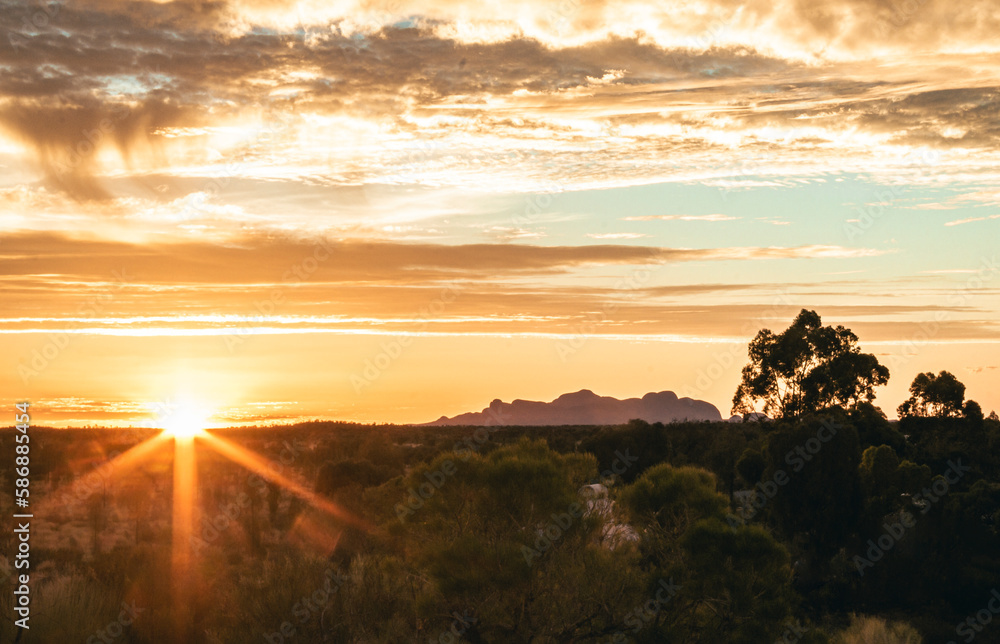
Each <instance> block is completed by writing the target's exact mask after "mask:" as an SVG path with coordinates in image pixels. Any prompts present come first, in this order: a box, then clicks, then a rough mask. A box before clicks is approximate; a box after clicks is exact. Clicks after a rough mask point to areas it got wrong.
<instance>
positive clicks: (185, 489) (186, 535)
mask: <svg viewBox="0 0 1000 644" xmlns="http://www.w3.org/2000/svg"><path fill="white" fill-rule="evenodd" d="M197 476H198V475H197V467H196V463H195V451H194V437H193V436H187V435H185V434H183V433H182V434H175V435H174V489H173V521H172V541H171V565H172V568H173V575H172V580H171V581H172V584H173V587H172V597H173V606H174V618H175V620H176V628H175V630H174V633H175V636H176V637H177V639H178V641H186V640H187V635H188V631H189V629H190V625H191V610H190V608H191V606H190V601H189V599H190V593H191V592H192V589H193V588H194V585H193V583H192V582H193V567H192V544H191V537H192V535H193V534H194V525H195V512H196V507H195V506H196V503H195V490H196V487H197Z"/></svg>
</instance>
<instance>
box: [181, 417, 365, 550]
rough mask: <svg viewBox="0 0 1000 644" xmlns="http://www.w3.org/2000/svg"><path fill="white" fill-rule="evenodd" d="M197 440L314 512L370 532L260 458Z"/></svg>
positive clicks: (214, 439)
mask: <svg viewBox="0 0 1000 644" xmlns="http://www.w3.org/2000/svg"><path fill="white" fill-rule="evenodd" d="M199 439H200V440H203V441H204V442H205V444H206V445H208V446H209V447H211V448H212V449H214V450H215V451H217V452H218V453H219V454H222V455H223V456H225V457H226V458H228V459H230V460H232V461H234V462H236V463H239V464H240V465H242V466H243V467H245V468H247V469H248V470H250V471H252V472H255V473H257V474H259V475H260V476H262V477H263V478H265V479H267V480H268V481H271V482H272V483H276V484H278V485H280V486H281V487H283V488H285V489H286V490H288V491H289V492H291V493H292V494H294V495H295V496H297V497H299V498H300V499H302V500H303V501H305V502H306V503H308V504H309V505H311V506H313V507H314V508H316V509H318V510H322V511H323V512H326V513H327V514H329V515H331V516H333V517H335V518H337V519H340V520H342V521H344V522H346V523H349V524H351V525H354V526H356V527H359V528H363V529H365V530H369V531H370V530H371V529H372V526H371V525H370V524H368V522H366V521H364V520H363V519H361V518H359V517H356V516H354V515H353V514H351V513H350V512H348V511H347V510H345V509H344V508H342V507H340V506H339V505H337V504H336V503H334V502H332V501H330V500H329V499H325V498H323V497H322V496H320V495H318V494H316V493H315V492H313V491H312V490H310V489H309V488H308V487H306V486H305V485H304V484H303V483H300V482H298V481H294V480H292V479H291V478H290V477H288V476H285V475H284V474H281V473H279V472H277V471H275V469H274V467H273V466H272V465H271V464H270V463H268V462H267V460H265V459H263V458H261V457H260V456H258V455H257V454H254V453H253V452H251V451H249V450H247V449H244V448H242V447H240V446H239V445H236V444H235V443H233V442H231V441H228V440H226V439H224V438H221V437H219V436H216V435H214V434H208V433H206V434H204V435H202V436H200V437H199Z"/></svg>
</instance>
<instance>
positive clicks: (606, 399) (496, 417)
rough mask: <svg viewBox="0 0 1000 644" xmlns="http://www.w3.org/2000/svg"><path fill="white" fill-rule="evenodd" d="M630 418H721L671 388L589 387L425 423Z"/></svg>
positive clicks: (593, 421)
mask: <svg viewBox="0 0 1000 644" xmlns="http://www.w3.org/2000/svg"><path fill="white" fill-rule="evenodd" d="M633 418H641V419H642V420H645V421H647V422H650V423H655V422H661V423H672V422H677V421H682V420H712V421H721V420H722V415H721V414H720V413H719V410H718V408H716V406H715V405H713V404H712V403H708V402H705V401H704V400H695V399H693V398H678V397H677V394H675V393H674V392H672V391H661V392H659V393H648V394H646V395H645V396H643V397H642V398H627V399H625V400H618V399H617V398H612V397H610V396H598V395H597V394H595V393H594V392H592V391H590V390H589V389H581V390H580V391H577V392H576V393H572V394H563V395H562V396H559V397H558V398H556V399H555V400H553V401H552V402H540V401H535V400H515V401H513V402H509V403H505V402H503V401H502V400H499V399H497V400H494V401H493V402H491V403H490V406H489V407H487V408H486V409H484V410H483V411H481V412H469V413H466V414H459V415H458V416H454V417H452V418H448V417H447V416H442V417H441V418H438V419H437V420H435V421H434V422H431V423H426V425H428V426H442V425H618V424H621V423H627V422H628V421H630V420H632V419H633Z"/></svg>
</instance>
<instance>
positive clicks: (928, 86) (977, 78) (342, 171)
mask: <svg viewBox="0 0 1000 644" xmlns="http://www.w3.org/2000/svg"><path fill="white" fill-rule="evenodd" d="M695 5H697V6H694V5H692V6H688V5H687V4H670V3H668V4H666V5H662V6H661V5H656V7H651V5H649V4H648V3H644V4H642V5H628V6H633V9H635V10H636V11H638V10H639V9H640V8H641V9H642V11H641V12H639V13H629V12H628V11H623V9H622V8H621V6H619V5H618V4H615V5H614V6H612V5H611V4H608V3H605V2H597V3H591V2H588V3H582V2H581V3H576V2H569V3H566V2H563V1H562V0H560V2H558V3H541V4H540V5H537V6H536V5H534V4H533V3H525V2H522V3H517V4H516V6H517V7H519V8H518V9H517V10H516V11H515V10H514V9H513V8H511V7H507V6H506V5H505V6H503V7H501V6H500V5H496V6H494V5H484V6H483V7H481V9H477V14H478V16H477V17H476V18H471V17H470V16H469V15H468V11H467V8H465V7H464V6H463V5H461V4H458V3H453V2H448V1H444V0H435V1H433V2H425V3H407V4H406V5H405V6H403V5H400V6H398V7H396V8H395V9H393V10H391V11H390V10H385V11H383V10H380V9H379V8H378V7H377V5H367V4H365V5H353V4H352V3H347V4H343V3H339V4H337V5H336V6H335V8H334V9H331V8H330V7H331V6H333V5H331V6H327V5H325V4H317V3H308V2H305V3H277V2H276V3H269V4H264V5H258V4H250V3H242V2H221V1H220V2H214V3H195V2H172V3H155V2H142V1H130V2H126V1H124V0H120V1H119V0H114V1H112V2H108V3H98V2H88V3H83V4H78V3H74V4H73V5H71V6H70V5H59V6H60V7H61V9H60V10H59V12H58V15H55V16H53V17H51V19H49V20H48V22H47V23H46V24H44V25H42V26H37V27H34V26H33V27H31V29H27V28H25V29H23V30H22V31H23V32H24V33H23V34H20V36H19V37H21V38H22V39H23V43H20V45H19V47H4V48H0V66H3V68H4V70H5V71H4V78H5V84H4V89H3V93H2V95H0V128H3V129H4V130H5V131H6V132H7V133H8V136H9V137H11V138H13V139H15V140H17V141H19V142H20V143H21V144H22V145H24V146H25V147H27V148H28V149H29V150H30V152H31V153H32V155H33V158H34V159H35V161H36V162H37V163H38V165H39V167H40V168H41V169H42V171H43V172H44V174H45V176H46V178H47V181H48V183H49V184H50V185H51V186H54V187H58V188H60V189H62V190H65V191H67V192H68V193H69V194H72V195H73V196H74V197H76V198H78V199H95V198H102V197H107V196H108V188H107V187H106V183H107V181H103V180H102V178H103V177H106V176H107V175H110V174H114V175H115V176H122V175H123V174H124V175H129V174H132V175H134V176H142V175H143V174H144V173H149V172H150V171H152V170H160V169H168V170H172V171H176V172H192V171H195V172H202V173H206V174H209V173H212V172H218V171H229V170H226V169H225V168H227V167H229V166H232V165H234V159H239V160H240V163H239V164H236V165H237V166H238V167H237V168H236V169H235V170H234V171H232V172H234V173H235V175H238V176H240V177H244V178H247V177H257V178H267V179H268V180H275V181H277V180H284V181H288V180H296V181H300V182H302V183H305V182H307V181H309V182H327V183H335V184H339V185H355V186H356V185H359V184H366V185H371V184H378V183H388V184H393V185H424V186H440V185H451V186H459V187H465V188H473V187H474V188H476V189H480V190H485V191H500V190H504V191H510V190H513V191H519V192H531V191H538V190H546V189H549V188H550V187H552V186H559V187H560V188H561V189H581V188H588V187H610V186H619V185H641V184H646V183H655V182H660V181H682V182H691V181H698V182H701V183H703V184H705V185H713V186H718V187H721V188H724V189H727V190H728V189H737V188H748V187H753V186H758V187H762V186H773V187H780V186H791V185H795V184H794V182H792V181H791V180H790V177H795V176H797V177H809V176H817V175H820V174H822V173H826V172H829V171H831V170H834V171H836V170H841V171H847V172H853V171H859V172H866V171H867V172H874V173H879V174H886V173H887V174H890V175H891V176H893V177H894V178H897V179H898V178H900V177H902V178H912V177H914V176H916V175H919V174H920V168H917V167H914V166H913V163H912V162H908V161H906V158H907V156H906V154H898V155H895V157H894V158H892V159H887V158H873V157H872V155H871V154H870V153H869V151H870V150H872V149H876V148H877V149H881V150H899V151H900V152H904V153H905V152H908V151H912V150H915V149H925V148H933V149H939V150H941V151H942V154H943V156H942V158H941V162H940V164H938V166H937V167H936V168H935V170H936V175H938V177H939V180H941V181H945V180H947V178H948V177H949V176H956V175H960V176H968V175H969V172H970V167H969V164H970V162H971V163H973V164H980V166H981V167H983V168H986V167H990V166H995V165H997V164H1000V158H998V155H997V154H996V152H997V147H998V145H997V144H998V141H1000V127H998V125H997V118H996V114H997V105H1000V93H998V90H997V88H996V87H993V86H983V82H982V80H981V79H983V78H991V77H995V75H996V72H997V69H996V66H995V64H994V63H993V62H991V60H990V59H989V57H984V56H982V55H978V56H974V55H972V54H967V53H962V51H961V50H964V48H965V47H966V46H968V47H973V48H977V49H976V50H977V51H978V52H982V51H985V50H988V49H989V48H990V47H994V46H995V45H993V44H991V43H994V41H993V40H992V39H990V38H988V37H987V34H990V33H992V32H990V31H988V29H987V26H988V25H991V24H994V23H995V22H996V21H997V18H996V16H993V15H992V14H990V13H989V12H987V11H986V10H985V9H986V7H987V6H988V4H984V2H983V1H973V2H971V3H963V5H962V7H961V8H957V7H951V6H947V7H946V6H945V5H944V4H942V2H940V0H926V2H923V3H921V4H920V6H919V8H918V10H917V11H915V12H912V15H911V14H910V13H906V12H905V11H903V10H901V9H899V8H898V7H895V6H889V5H885V4H872V3H870V2H862V1H861V0H856V1H854V0H850V1H844V0H841V1H840V2H839V3H821V4H819V5H815V6H813V5H810V7H811V8H809V9H806V8H805V6H804V5H803V4H802V3H799V2H791V1H790V0H788V1H786V2H779V3H777V4H774V5H772V4H771V3H764V2H762V1H761V2H753V3H751V4H748V5H746V6H744V7H743V8H742V9H740V10H739V11H733V10H732V8H731V7H730V6H729V5H728V3H723V2H721V1H720V2H701V3H695ZM38 10H39V9H38V7H37V6H36V5H31V4H28V3H23V2H5V3H4V11H5V15H8V14H9V16H10V18H11V21H12V23H14V24H24V21H25V20H27V21H28V22H27V24H29V25H30V24H31V23H30V20H31V16H32V15H33V13H34V12H37V11H38ZM650 12H652V13H650ZM901 12H902V13H901ZM397 14H398V15H397ZM903 14H905V18H906V19H905V20H902V18H901V16H902V15H903ZM640 15H641V16H642V18H640V17H639V16H640ZM512 16H518V17H517V18H512ZM956 16H964V17H965V18H964V19H960V18H956ZM289 21H291V22H289ZM286 23H288V24H286ZM109 25H113V37H109V35H108V34H109V32H108V26H109ZM404 25H406V26H404ZM830 25H836V27H835V28H830V27H829V26H830ZM879 25H882V26H881V27H879ZM553 29H555V30H556V31H552V30H553ZM879 29H882V30H884V31H886V33H884V34H878V31H879ZM769 30H772V31H769ZM773 30H777V31H776V32H774V31H773ZM949 30H952V31H953V32H954V33H953V35H952V36H947V34H948V33H951V32H949ZM560 31H561V32H562V35H558V34H557V32H560ZM640 32H641V33H640ZM475 33H480V34H485V33H493V34H494V36H495V37H476V36H474V35H473V34H475ZM956 34H961V38H960V39H959V38H957V37H953V36H955V35H956ZM977 34H979V35H981V36H982V37H981V38H978V37H977ZM918 35H919V37H918ZM928 38H931V40H928ZM977 38H978V39H977ZM19 42H20V41H19ZM931 42H934V43H937V44H938V45H942V46H941V47H938V48H937V50H936V53H935V54H933V55H930V56H925V57H922V58H920V59H919V60H920V63H919V64H915V63H914V64H913V65H910V66H907V65H904V64H900V65H896V66H892V65H881V66H877V67H873V66H872V65H870V64H869V61H870V60H874V59H878V60H884V59H885V56H886V55H887V53H886V49H887V48H888V50H892V51H896V52H897V54H898V55H899V56H900V57H901V58H900V60H903V61H906V60H910V59H912V56H911V54H912V50H913V49H914V48H917V47H930V46H931V45H930V43H931ZM817 43H825V45H822V46H820V45H817ZM806 44H808V47H807V48H806V50H802V47H803V46H805V45H806ZM960 44H961V45H962V46H961V47H959V45H960ZM945 45H947V46H945ZM873 47H874V49H872V48H873ZM29 53H30V55H28V54H29ZM802 54H804V55H802ZM956 70H959V71H956ZM125 109H127V110H128V114H129V116H128V118H124V119H122V120H121V121H119V122H115V123H114V127H113V128H112V129H113V131H112V132H109V133H108V134H107V136H106V137H104V138H102V140H101V141H100V142H99V143H97V144H93V145H92V142H91V141H90V140H89V139H88V138H87V134H88V133H93V132H94V131H95V127H97V126H99V125H100V124H101V123H102V122H103V120H104V119H107V118H109V117H111V118H113V116H114V115H115V114H119V113H121V112H122V111H123V110H125ZM275 116H278V117H280V123H281V124H280V126H279V127H276V128H272V129H270V130H265V131H264V132H262V133H260V135H256V134H252V135H251V136H249V137H248V136H246V135H247V134H248V133H251V132H253V131H254V130H255V128H257V127H258V125H259V124H260V123H262V122H266V121H267V120H268V119H271V118H272V117H275ZM42 124H46V125H45V126H43V125H42ZM542 141H544V145H543V144H541V142H542ZM81 146H82V147H81ZM91 148H93V149H91ZM968 150H976V151H977V153H976V155H975V161H970V159H971V157H970V156H969V155H968V154H966V152H967V151H968ZM736 151H739V154H734V152H736ZM111 152H113V153H114V155H110V156H109V153H111ZM951 152H954V154H953V155H952V156H948V155H949V154H950V153H951ZM897 157H898V158H897ZM278 160H280V163H278V162H277V161H278ZM748 160H750V161H752V162H748ZM484 169H488V172H483V170H484Z"/></svg>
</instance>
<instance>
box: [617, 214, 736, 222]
mask: <svg viewBox="0 0 1000 644" xmlns="http://www.w3.org/2000/svg"><path fill="white" fill-rule="evenodd" d="M737 219H742V218H741V217H734V216H732V215H719V214H712V215H639V216H634V217H625V218H624V219H623V221H736V220H737Z"/></svg>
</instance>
